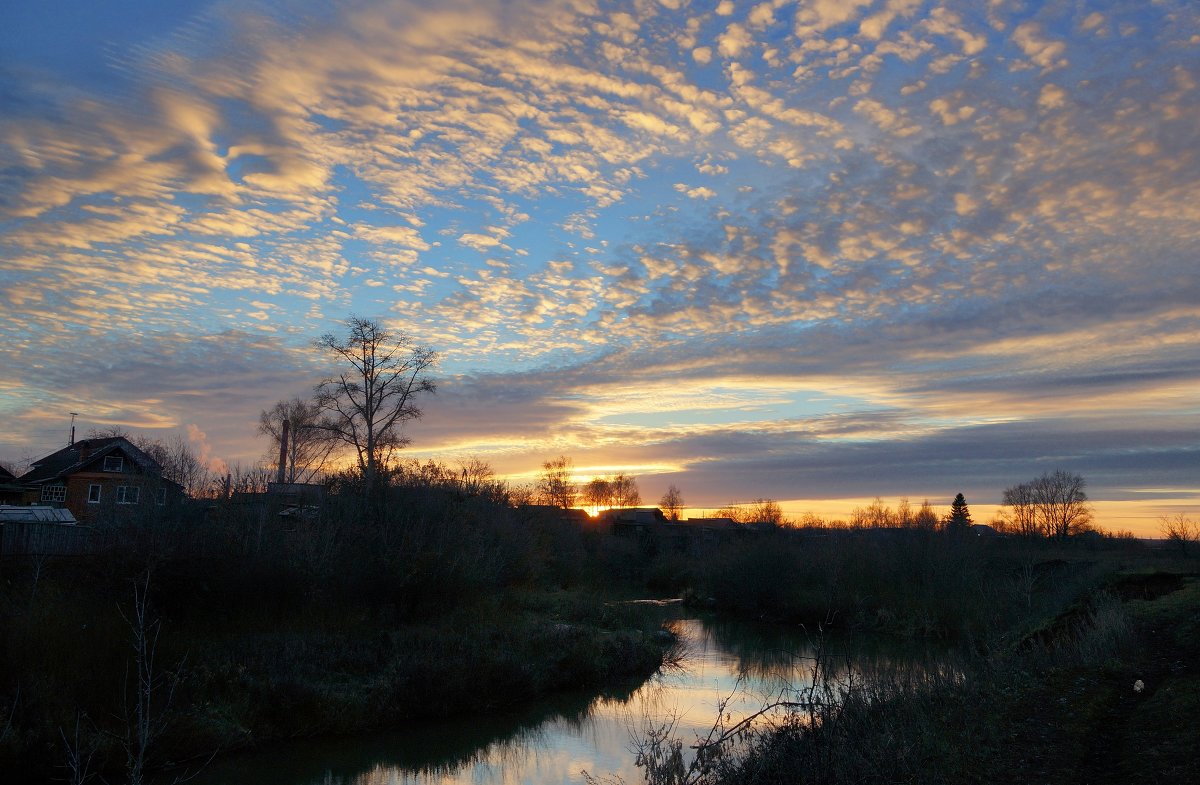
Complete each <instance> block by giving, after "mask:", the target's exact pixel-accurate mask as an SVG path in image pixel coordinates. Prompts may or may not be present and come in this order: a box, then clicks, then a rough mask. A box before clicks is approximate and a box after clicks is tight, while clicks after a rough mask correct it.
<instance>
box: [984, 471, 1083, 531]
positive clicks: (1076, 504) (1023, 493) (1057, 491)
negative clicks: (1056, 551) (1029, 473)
mask: <svg viewBox="0 0 1200 785" xmlns="http://www.w3.org/2000/svg"><path fill="white" fill-rule="evenodd" d="M1086 486H1087V481H1086V480H1084V479H1083V477H1081V476H1080V475H1078V474H1071V473H1070V472H1067V471H1063V470H1062V469H1056V470H1054V471H1053V472H1047V473H1046V474H1043V475H1042V476H1041V477H1038V478H1037V479H1036V480H1031V481H1029V482H1027V483H1021V484H1019V485H1014V486H1013V487H1011V488H1008V489H1006V490H1005V491H1004V503H1005V504H1006V505H1008V507H1009V513H1008V515H1009V517H1010V518H1011V520H1012V525H1013V527H1014V528H1016V529H1017V530H1018V531H1020V532H1022V533H1027V534H1033V533H1038V534H1042V535H1044V536H1046V537H1053V538H1056V539H1066V538H1067V537H1069V536H1071V535H1072V534H1076V533H1078V532H1080V531H1082V530H1083V529H1084V528H1086V527H1087V525H1088V524H1089V523H1091V520H1092V508H1091V505H1089V504H1088V498H1087V494H1086V493H1085V492H1084V490H1083V489H1084V488H1085V487H1086Z"/></svg>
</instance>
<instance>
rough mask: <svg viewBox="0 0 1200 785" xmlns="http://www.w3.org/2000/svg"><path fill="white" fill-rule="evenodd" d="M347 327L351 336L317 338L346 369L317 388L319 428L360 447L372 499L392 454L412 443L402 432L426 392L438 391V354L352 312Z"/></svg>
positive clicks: (341, 441)
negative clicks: (435, 374) (434, 375)
mask: <svg viewBox="0 0 1200 785" xmlns="http://www.w3.org/2000/svg"><path fill="white" fill-rule="evenodd" d="M346 329H347V331H348V332H347V335H346V337H345V338H341V337H339V336H336V335H334V334H332V333H327V334H325V335H323V336H321V337H320V338H319V339H318V340H317V341H316V348H317V349H319V350H321V351H323V352H325V353H327V354H329V355H331V356H332V357H333V359H335V360H336V361H337V362H338V364H339V365H340V367H341V370H340V371H339V372H338V373H337V375H335V376H331V377H329V378H327V379H325V380H324V381H322V382H321V383H320V384H318V385H317V387H316V396H315V399H314V400H315V403H316V406H317V408H318V410H319V411H320V412H321V419H320V421H319V423H318V424H317V427H318V428H320V429H321V430H322V431H323V432H324V433H325V434H326V435H327V436H328V437H329V438H330V439H332V440H333V441H334V442H335V444H337V445H339V446H341V447H343V448H345V449H351V448H352V449H353V450H354V454H355V457H356V458H357V461H358V470H359V471H360V472H361V473H362V477H363V491H364V493H365V494H366V496H367V497H370V496H371V495H372V492H373V490H374V488H375V484H376V481H377V478H378V477H379V475H380V473H381V472H382V471H384V470H385V469H386V468H387V465H388V462H389V461H390V460H391V458H392V455H393V454H394V453H395V452H396V451H397V450H399V449H401V448H402V447H404V446H405V445H406V444H408V442H409V440H408V439H407V438H406V437H405V436H404V435H403V434H402V433H401V430H402V429H403V427H404V424H405V423H406V422H408V421H409V420H417V419H420V417H421V410H420V409H419V408H418V407H417V402H418V400H419V398H420V396H422V395H424V394H432V393H434V392H436V390H437V386H436V385H435V384H434V382H433V379H432V378H430V376H429V371H430V370H431V369H432V368H433V367H434V366H435V365H436V364H437V361H438V355H437V352H435V351H433V350H432V349H426V348H423V347H421V346H418V345H417V344H416V342H415V340H414V339H413V337H412V336H410V335H408V334H406V333H403V332H400V333H392V332H390V331H388V330H387V329H385V328H384V327H383V326H382V325H381V324H379V322H376V321H373V320H371V319H363V318H361V317H357V316H352V317H350V318H349V319H347V320H346Z"/></svg>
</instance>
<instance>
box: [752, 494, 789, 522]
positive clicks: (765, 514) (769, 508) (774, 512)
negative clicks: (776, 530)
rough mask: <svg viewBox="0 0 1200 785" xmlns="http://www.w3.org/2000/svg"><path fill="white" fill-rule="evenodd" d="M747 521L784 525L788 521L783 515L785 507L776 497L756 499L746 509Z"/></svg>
mask: <svg viewBox="0 0 1200 785" xmlns="http://www.w3.org/2000/svg"><path fill="white" fill-rule="evenodd" d="M746 523H771V524H774V525H776V526H782V525H784V524H785V523H787V521H786V520H784V517H783V508H782V507H780V506H779V502H777V501H775V500H774V499H755V500H754V501H753V502H751V503H750V509H749V510H747V511H746Z"/></svg>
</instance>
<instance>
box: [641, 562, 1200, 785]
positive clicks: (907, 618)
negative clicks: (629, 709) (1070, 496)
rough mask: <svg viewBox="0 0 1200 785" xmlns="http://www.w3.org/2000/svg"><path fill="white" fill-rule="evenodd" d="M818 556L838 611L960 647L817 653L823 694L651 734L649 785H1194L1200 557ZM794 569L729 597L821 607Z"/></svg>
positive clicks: (807, 610) (747, 573) (815, 690)
mask: <svg viewBox="0 0 1200 785" xmlns="http://www.w3.org/2000/svg"><path fill="white" fill-rule="evenodd" d="M757 547H758V546H753V547H752V548H751V549H749V550H747V551H746V552H745V553H743V554H741V555H740V556H738V555H736V554H734V553H731V554H730V555H729V556H728V557H727V558H728V562H727V563H726V565H725V569H724V570H718V571H717V572H715V573H714V577H713V579H712V584H711V585H712V588H713V590H714V592H715V594H714V596H713V598H712V601H713V602H719V603H721V604H729V602H730V600H729V595H727V594H723V593H722V587H723V586H724V585H726V584H725V582H726V581H730V580H732V575H736V574H741V575H742V576H743V577H744V578H745V579H747V580H748V581H749V582H750V583H749V585H750V586H751V587H753V586H754V585H755V584H754V581H753V577H752V575H753V571H752V570H749V565H751V564H753V563H755V562H756V560H757V559H767V558H769V556H768V554H767V553H765V552H761V553H757V554H756V555H752V552H753V550H754V548H757ZM782 551H783V553H777V555H776V561H775V562H774V564H775V565H776V567H777V568H779V567H782V566H783V565H784V564H785V563H787V562H788V561H789V556H788V555H787V553H786V551H787V548H784V549H782ZM813 551H814V554H813V555H814V563H815V564H816V565H817V570H816V572H817V573H819V574H820V575H823V576H824V577H825V579H826V580H827V583H826V584H825V585H826V589H827V591H828V595H827V596H828V597H829V598H831V603H830V605H829V607H830V608H833V609H834V611H833V612H831V613H830V614H829V616H830V617H834V616H837V615H839V614H841V615H843V617H844V615H845V614H847V613H848V614H849V615H850V617H851V621H852V623H858V624H863V625H875V626H878V627H882V628H884V629H892V630H896V631H900V632H904V633H906V634H907V633H912V632H925V633H928V632H935V633H939V634H947V635H951V636H953V638H952V639H953V640H954V641H956V642H957V646H956V647H955V648H954V649H953V652H954V653H953V654H951V655H950V656H948V657H947V658H946V660H945V661H944V662H943V663H942V664H941V665H939V666H936V667H929V666H924V667H919V668H914V667H904V668H899V667H897V668H893V669H887V670H883V671H879V670H876V671H870V672H868V671H865V670H854V671H847V670H846V669H845V667H844V663H841V662H839V661H837V660H834V659H833V658H827V657H824V656H821V655H818V657H817V658H815V660H814V661H812V663H811V670H812V676H813V680H812V686H811V687H809V688H806V689H804V690H798V691H795V692H793V693H792V694H789V695H786V696H785V697H784V698H783V699H782V700H781V701H779V702H778V703H777V704H776V705H774V706H773V707H771V711H770V712H768V713H766V714H764V716H762V717H760V718H758V720H757V721H756V722H749V723H737V721H736V718H733V719H731V720H728V721H727V722H725V723H721V722H720V721H719V722H718V725H717V726H715V727H714V728H713V729H712V732H711V733H710V734H709V735H708V737H707V738H705V739H694V740H692V739H680V738H677V737H675V736H673V735H672V734H671V733H670V730H669V728H658V729H654V730H652V731H650V732H649V733H648V734H647V735H646V736H645V737H644V738H643V740H642V745H641V750H640V754H639V763H640V764H641V765H642V767H643V769H644V771H645V774H646V779H647V781H648V782H649V783H652V784H653V785H662V784H665V783H671V784H672V785H683V784H684V783H689V784H690V783H695V784H697V785H699V784H700V783H706V784H709V785H730V784H732V783H785V782H786V783H798V782H799V783H803V782H808V783H864V782H878V783H893V782H906V783H947V782H955V783H970V782H975V783H1009V782H1048V783H1130V782H1134V783H1138V782H1146V783H1151V782H1172V783H1179V782H1197V781H1200V732H1197V729H1196V724H1195V718H1196V716H1197V712H1198V711H1200V572H1198V571H1197V570H1198V568H1200V563H1198V561H1200V560H1197V559H1196V558H1195V557H1191V558H1188V557H1187V556H1185V555H1176V554H1173V553H1172V552H1169V551H1165V550H1157V551H1151V550H1147V549H1145V548H1142V547H1139V545H1138V544H1137V543H1134V542H1129V541H1125V542H1120V541H1107V542H1106V541H1096V540H1093V541H1092V542H1091V543H1090V544H1088V545H1084V546H1081V544H1080V543H1072V542H1069V541H1067V542H1057V543H1055V542H1046V541H1044V540H1005V541H990V542H983V541H979V540H959V541H954V540H951V539H947V538H942V539H940V540H938V541H936V542H931V543H929V547H928V548H926V546H925V545H923V544H921V543H919V542H918V541H915V540H914V541H912V542H909V543H908V544H907V545H905V544H900V543H895V542H893V543H892V544H891V545H890V546H884V545H883V544H882V543H880V544H879V545H878V547H876V546H875V545H872V544H870V543H868V542H865V541H860V543H859V544H858V546H857V547H853V546H849V545H848V544H847V542H846V541H843V542H842V543H841V544H838V543H836V542H830V543H827V547H826V549H825V550H824V551H822V550H821V549H820V547H814V549H813ZM763 563H767V562H763ZM792 564H794V562H792ZM723 573H724V577H720V576H721V575H722V574H723ZM797 578H798V580H796V581H789V582H788V584H789V585H788V587H787V588H784V589H778V588H774V587H767V586H765V585H764V586H762V587H760V588H759V589H758V596H757V598H753V596H754V590H753V589H752V591H751V592H750V593H749V594H743V595H741V596H740V598H739V599H736V600H734V601H733V603H732V604H734V605H737V606H739V607H741V608H742V609H743V610H753V611H755V612H765V613H774V614H776V615H778V616H779V617H781V618H796V619H803V618H810V617H812V616H813V615H814V613H817V614H819V611H820V598H819V597H818V595H819V591H817V589H818V588H819V587H818V584H819V581H818V579H817V578H816V577H814V576H809V577H808V578H804V577H801V576H797ZM888 587H890V588H888ZM885 588H887V589H888V590H886V591H885V590H884V589H885ZM771 592H774V593H771Z"/></svg>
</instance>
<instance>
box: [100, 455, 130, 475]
mask: <svg viewBox="0 0 1200 785" xmlns="http://www.w3.org/2000/svg"><path fill="white" fill-rule="evenodd" d="M124 470H125V459H124V458H122V457H121V456H120V455H105V456H104V471H106V472H120V471H124Z"/></svg>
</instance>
